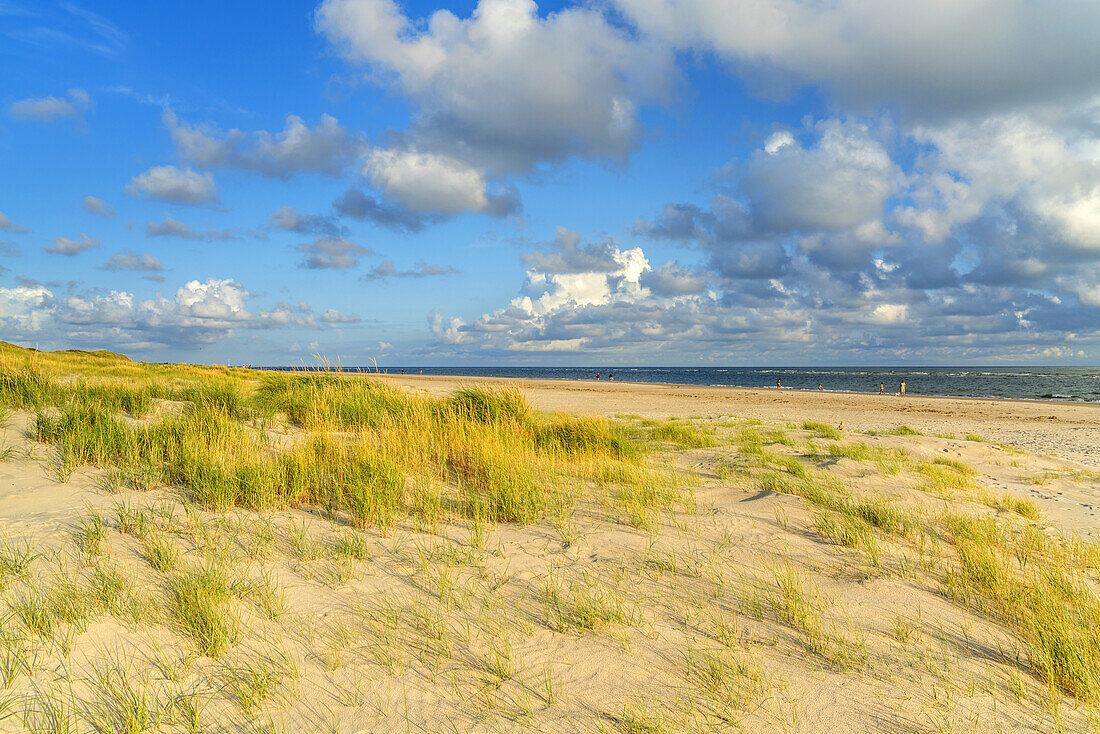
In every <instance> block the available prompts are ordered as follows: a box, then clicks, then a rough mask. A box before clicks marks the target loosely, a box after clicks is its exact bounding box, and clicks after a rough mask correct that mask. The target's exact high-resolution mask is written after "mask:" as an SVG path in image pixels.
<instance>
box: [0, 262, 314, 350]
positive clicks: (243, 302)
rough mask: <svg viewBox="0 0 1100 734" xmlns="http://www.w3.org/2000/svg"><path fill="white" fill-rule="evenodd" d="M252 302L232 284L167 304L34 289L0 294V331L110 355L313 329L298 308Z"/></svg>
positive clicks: (188, 288)
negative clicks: (244, 332) (108, 350)
mask: <svg viewBox="0 0 1100 734" xmlns="http://www.w3.org/2000/svg"><path fill="white" fill-rule="evenodd" d="M251 299H252V294H251V293H249V291H248V290H247V289H246V288H245V287H244V286H242V285H241V284H240V283H238V282H237V281H235V280H232V279H211V280H206V281H199V280H192V281H188V282H187V283H185V284H184V285H182V286H181V287H179V288H178V289H177V290H176V291H175V293H174V294H173V295H172V296H171V297H165V296H162V295H159V294H158V295H157V296H155V297H153V298H150V299H145V300H142V299H138V298H136V297H135V296H134V295H133V294H131V293H128V292H126V291H118V290H110V291H96V292H85V293H80V292H76V293H69V294H68V295H59V294H56V293H54V292H53V291H52V290H50V288H49V287H47V286H46V285H43V284H39V283H24V284H21V285H19V286H17V287H15V288H0V329H2V330H3V331H4V333H5V334H7V335H9V336H10V337H11V338H15V339H19V340H28V339H29V340H33V341H35V342H43V343H53V344H65V345H67V346H73V345H84V344H88V345H96V346H104V345H109V346H111V347H113V348H116V349H126V348H138V349H158V348H170V349H184V350H190V349H198V348H201V347H204V346H207V345H210V344H214V343H217V342H219V341H222V340H224V339H227V338H230V337H232V336H233V335H234V334H235V332H236V331H237V330H239V329H250V330H267V329H286V328H302V329H318V328H320V325H319V324H318V323H317V320H316V318H315V317H314V315H313V311H312V309H311V308H310V307H309V306H308V305H307V304H304V303H300V304H297V305H291V304H287V303H277V304H275V306H274V307H273V308H271V309H266V310H265V309H259V310H257V311H250V310H249V308H248V304H249V301H250V300H251Z"/></svg>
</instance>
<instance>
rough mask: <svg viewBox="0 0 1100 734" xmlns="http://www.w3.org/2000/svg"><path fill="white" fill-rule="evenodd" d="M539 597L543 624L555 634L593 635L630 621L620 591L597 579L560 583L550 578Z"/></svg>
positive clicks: (630, 612) (631, 621) (629, 614)
mask: <svg viewBox="0 0 1100 734" xmlns="http://www.w3.org/2000/svg"><path fill="white" fill-rule="evenodd" d="M543 594H544V601H545V605H546V624H547V626H548V627H549V628H550V629H552V630H554V631H555V632H561V633H568V632H594V631H597V630H600V629H602V628H604V627H606V626H608V625H612V624H618V625H630V624H632V623H633V621H634V614H633V612H632V611H631V610H630V608H629V607H628V605H627V602H626V600H625V599H624V598H623V595H622V592H621V591H620V590H619V589H617V588H615V587H613V586H609V585H607V584H606V583H601V582H600V581H599V580H598V579H597V580H593V579H582V580H579V581H576V582H574V583H571V584H563V583H560V582H559V581H558V580H557V579H554V578H551V579H550V580H549V581H548V582H547V584H546V587H545V589H544V591H543Z"/></svg>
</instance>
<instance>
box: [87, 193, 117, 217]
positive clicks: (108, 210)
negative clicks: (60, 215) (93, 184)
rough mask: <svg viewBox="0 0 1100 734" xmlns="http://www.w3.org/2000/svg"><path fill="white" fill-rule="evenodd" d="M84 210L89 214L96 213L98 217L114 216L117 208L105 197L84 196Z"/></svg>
mask: <svg viewBox="0 0 1100 734" xmlns="http://www.w3.org/2000/svg"><path fill="white" fill-rule="evenodd" d="M84 210H85V211H86V212H88V213H89V214H95V215H96V216H97V217H107V218H110V217H113V216H114V215H115V208H114V207H113V206H110V205H109V204H108V203H107V202H105V201H104V200H103V199H98V198H96V197H94V196H85V197H84Z"/></svg>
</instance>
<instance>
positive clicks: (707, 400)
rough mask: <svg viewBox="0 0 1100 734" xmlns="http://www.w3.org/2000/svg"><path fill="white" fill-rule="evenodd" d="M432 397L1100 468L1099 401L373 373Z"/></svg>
mask: <svg viewBox="0 0 1100 734" xmlns="http://www.w3.org/2000/svg"><path fill="white" fill-rule="evenodd" d="M377 377H379V378H380V379H383V380H386V381H389V382H393V383H395V384H399V385H403V386H406V387H409V388H414V389H417V390H423V391H425V392H428V393H430V394H433V395H441V394H445V393H447V392H450V391H451V390H453V389H455V388H456V387H457V386H459V385H480V386H490V387H500V386H505V385H514V386H516V387H519V388H520V389H522V390H523V392H524V394H525V395H527V397H528V399H530V400H531V402H532V403H533V404H534V405H535V407H537V408H538V409H540V410H547V411H567V412H574V413H591V414H596V415H603V416H609V417H610V416H616V415H630V414H633V415H640V416H643V417H645V418H669V417H680V418H687V417H702V418H710V419H715V418H722V417H726V416H738V417H743V418H756V419H760V420H765V421H780V422H782V421H803V420H810V421H822V422H824V423H830V424H832V425H839V424H840V423H844V424H845V426H846V427H847V428H848V429H849V430H854V431H881V430H889V429H891V428H894V427H896V426H898V425H908V426H910V427H911V428H914V429H916V430H918V431H920V432H922V433H928V434H937V433H951V434H955V435H956V436H959V437H965V436H966V434H968V433H976V434H978V435H980V436H982V437H983V438H987V439H989V440H990V441H995V442H1000V443H1007V444H1010V445H1013V446H1017V447H1019V448H1021V449H1024V450H1025V451H1027V452H1029V453H1036V454H1053V455H1056V456H1060V457H1062V458H1066V459H1071V460H1073V461H1076V462H1080V463H1081V464H1084V465H1086V466H1091V467H1094V468H1100V404H1093V403H1065V402H1056V401H1049V402H1047V401H1044V402H1039V401H1027V400H992V399H979V398H955V397H928V396H920V395H907V396H906V397H905V398H901V397H898V396H896V395H870V394H853V393H835V392H813V391H803V390H753V389H748V388H736V387H699V386H695V385H655V384H646V383H630V382H607V381H603V382H596V381H594V380H593V381H580V380H506V379H499V378H488V377H442V376H427V375H377Z"/></svg>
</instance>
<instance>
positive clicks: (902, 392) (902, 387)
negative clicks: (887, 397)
mask: <svg viewBox="0 0 1100 734" xmlns="http://www.w3.org/2000/svg"><path fill="white" fill-rule="evenodd" d="M901 396H902V397H903V398H904V397H905V382H902V383H901Z"/></svg>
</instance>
